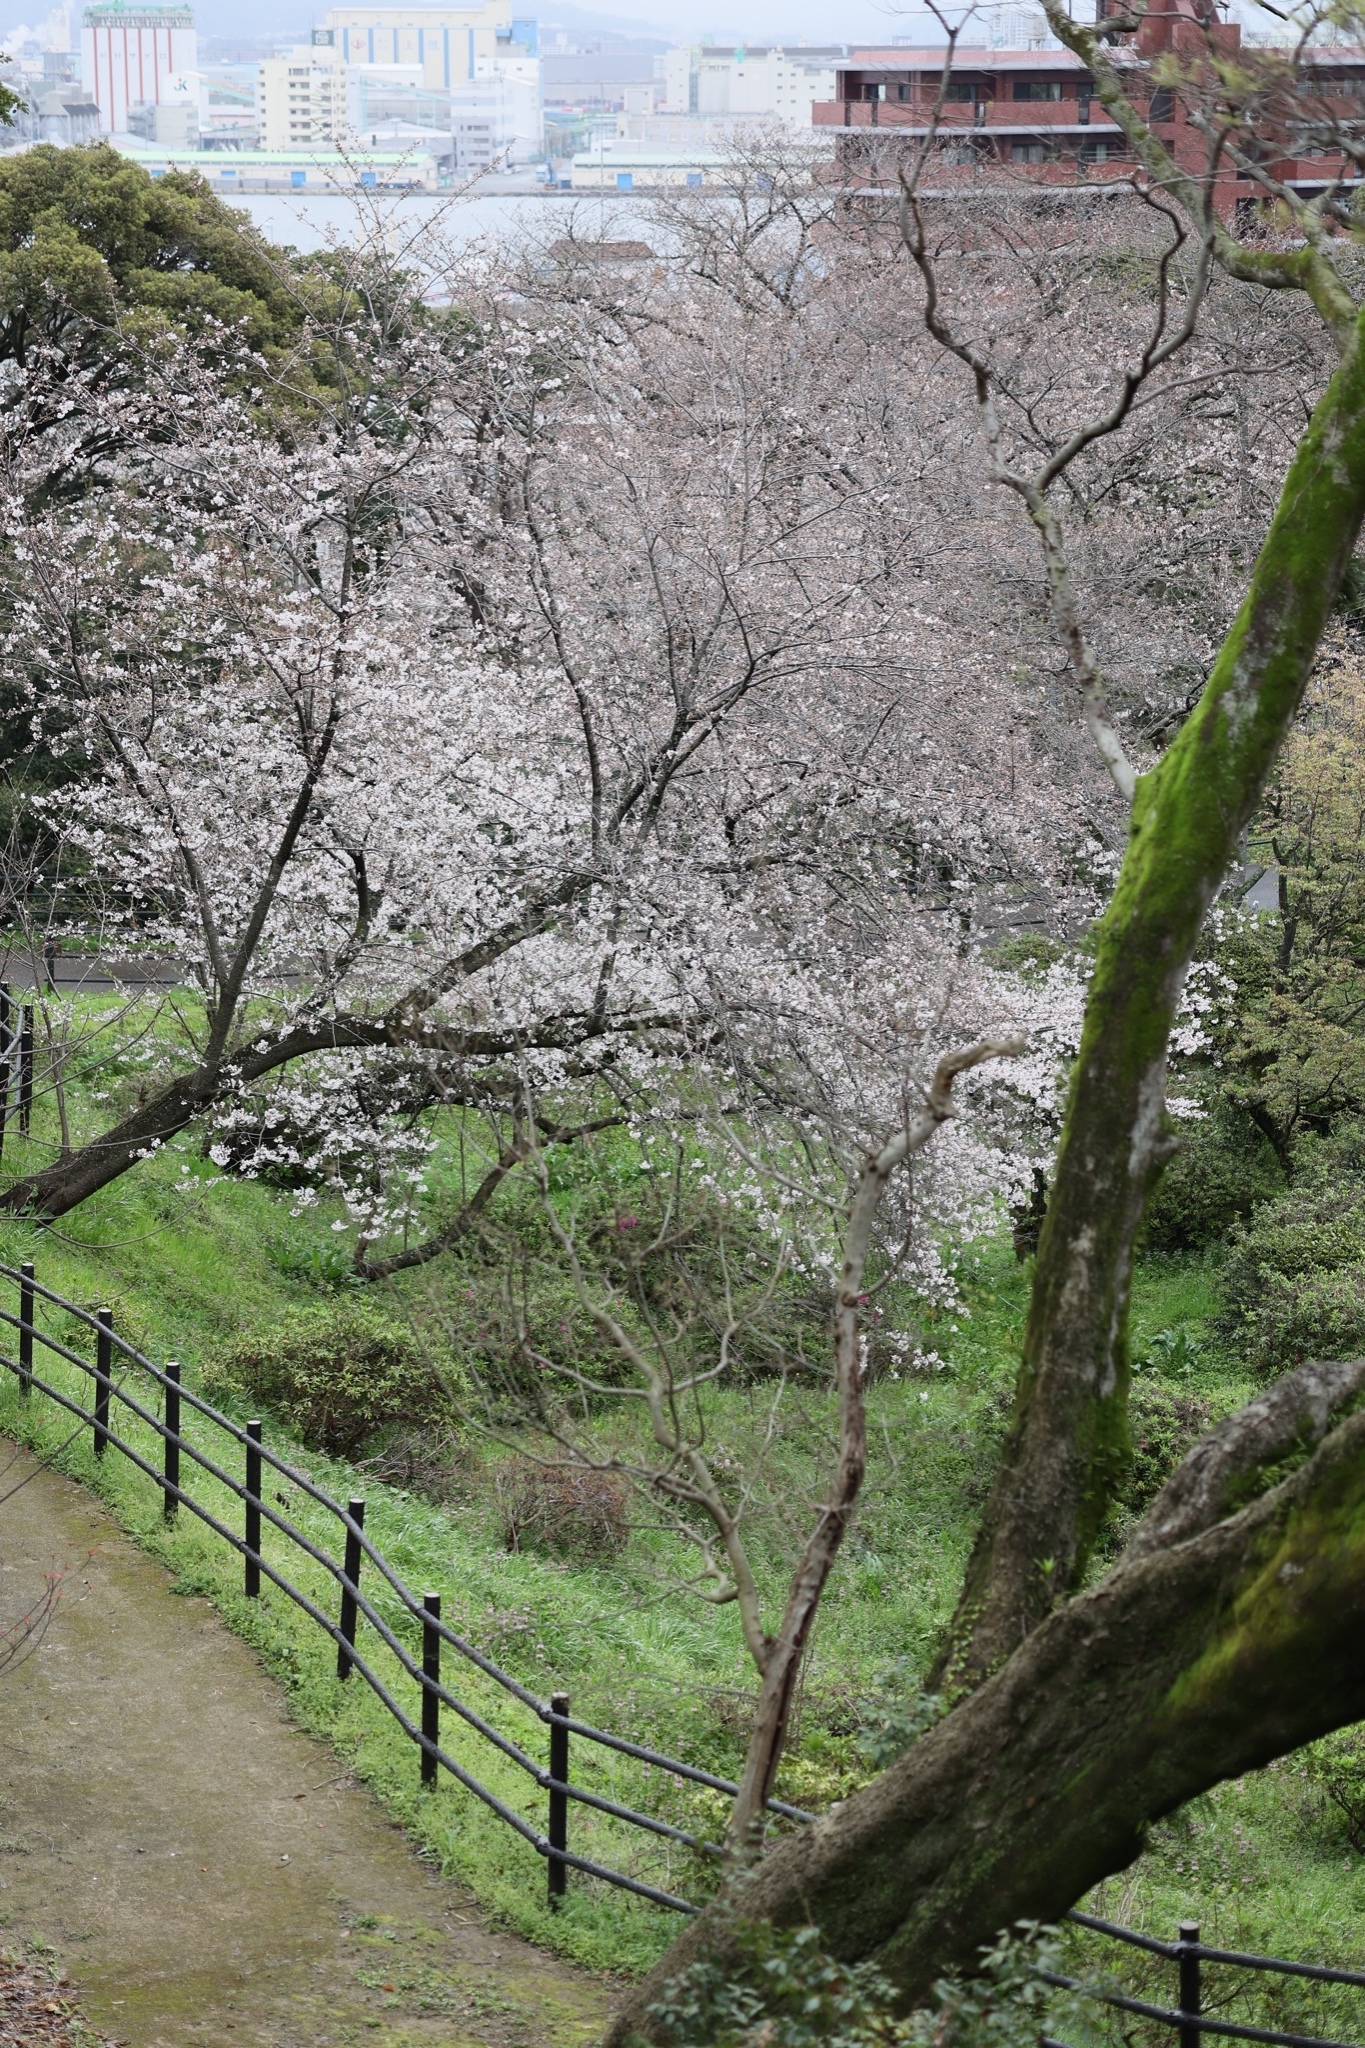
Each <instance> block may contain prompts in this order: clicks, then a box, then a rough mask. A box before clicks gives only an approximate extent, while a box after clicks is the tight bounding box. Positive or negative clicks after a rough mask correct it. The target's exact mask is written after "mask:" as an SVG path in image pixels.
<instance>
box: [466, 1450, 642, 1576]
mask: <svg viewBox="0 0 1365 2048" xmlns="http://www.w3.org/2000/svg"><path fill="white" fill-rule="evenodd" d="M498 1494H499V1498H500V1500H501V1502H502V1532H503V1541H504V1543H505V1544H506V1546H507V1548H508V1549H509V1550H548V1551H550V1552H551V1553H553V1554H556V1555H559V1556H564V1557H614V1556H615V1555H616V1554H617V1552H618V1551H621V1550H624V1548H625V1546H626V1541H627V1539H628V1537H629V1535H630V1518H629V1516H628V1514H627V1503H628V1501H629V1498H630V1493H629V1488H628V1487H627V1485H626V1482H625V1480H624V1479H622V1478H621V1476H620V1474H619V1473H617V1472H596V1471H593V1470H592V1469H591V1468H590V1467H588V1466H583V1465H533V1464H531V1463H529V1462H527V1463H526V1464H517V1465H513V1466H511V1467H510V1468H508V1469H504V1471H503V1472H502V1473H500V1474H499V1477H498Z"/></svg>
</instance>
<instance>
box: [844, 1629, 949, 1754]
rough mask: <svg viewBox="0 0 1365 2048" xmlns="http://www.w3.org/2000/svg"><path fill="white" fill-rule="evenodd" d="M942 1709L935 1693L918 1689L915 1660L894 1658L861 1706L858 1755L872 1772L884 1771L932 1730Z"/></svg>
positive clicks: (917, 1670) (940, 1701)
mask: <svg viewBox="0 0 1365 2048" xmlns="http://www.w3.org/2000/svg"><path fill="white" fill-rule="evenodd" d="M943 1708H944V1702H943V1700H942V1698H941V1697H940V1695H939V1694H938V1693H935V1692H924V1691H923V1690H922V1689H921V1686H920V1678H919V1660H918V1658H914V1657H897V1659H896V1661H895V1662H894V1664H890V1665H888V1666H887V1668H886V1670H885V1671H883V1672H881V1673H880V1674H879V1677H878V1681H877V1689H876V1691H875V1693H874V1694H873V1695H872V1697H871V1698H870V1699H869V1700H867V1701H866V1702H865V1703H864V1707H863V1719H862V1722H861V1725H860V1726H859V1729H858V1751H859V1754H860V1755H861V1756H863V1757H864V1758H866V1760H867V1762H868V1764H869V1765H870V1767H871V1768H872V1769H873V1770H874V1771H884V1770H885V1769H886V1767H887V1765H888V1764H893V1763H894V1762H895V1761H896V1758H897V1757H898V1756H904V1754H905V1752H906V1750H907V1749H909V1747H910V1745H911V1743H912V1742H917V1741H918V1740H919V1738H920V1736H921V1735H923V1734H924V1732H925V1730H926V1729H928V1728H932V1727H933V1725H934V1723H935V1721H937V1720H938V1719H939V1718H940V1716H941V1715H942V1713H943Z"/></svg>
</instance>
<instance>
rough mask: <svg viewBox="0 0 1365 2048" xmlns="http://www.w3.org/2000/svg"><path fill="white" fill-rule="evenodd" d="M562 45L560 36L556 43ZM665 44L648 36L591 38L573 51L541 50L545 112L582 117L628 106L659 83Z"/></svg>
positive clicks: (557, 48)
mask: <svg viewBox="0 0 1365 2048" xmlns="http://www.w3.org/2000/svg"><path fill="white" fill-rule="evenodd" d="M564 40H566V39H565V38H563V37H562V36H561V37H560V38H559V39H558V41H560V42H563V41H564ZM667 48H668V45H667V44H666V43H663V42H655V41H653V40H651V39H650V38H648V37H629V38H628V37H625V36H614V37H611V36H605V35H604V36H593V37H592V38H590V39H589V40H587V41H586V42H584V43H582V44H580V45H578V46H576V47H574V48H572V49H566V48H560V47H553V48H544V47H542V51H541V67H542V75H543V79H544V93H545V104H546V106H547V107H574V108H577V109H578V110H580V111H581V112H585V113H587V112H596V111H599V110H603V109H607V108H610V109H611V110H612V111H615V110H616V109H617V108H618V107H623V106H625V105H626V104H627V102H628V100H629V98H630V96H631V95H632V94H633V93H635V92H638V91H640V90H642V89H644V90H648V91H653V90H654V88H655V86H656V84H657V83H659V82H660V81H659V74H660V71H661V69H662V66H663V62H664V56H665V53H666V51H667Z"/></svg>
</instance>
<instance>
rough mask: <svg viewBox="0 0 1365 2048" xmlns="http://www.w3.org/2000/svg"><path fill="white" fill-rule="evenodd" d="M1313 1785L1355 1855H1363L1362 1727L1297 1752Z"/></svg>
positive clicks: (1364, 1758) (1364, 1738) (1364, 1773)
mask: <svg viewBox="0 0 1365 2048" xmlns="http://www.w3.org/2000/svg"><path fill="white" fill-rule="evenodd" d="M1301 1754H1302V1759H1303V1763H1304V1767H1305V1769H1306V1771H1307V1773H1308V1779H1309V1782H1310V1784H1313V1785H1316V1787H1317V1788H1318V1790H1319V1792H1321V1793H1322V1795H1323V1797H1324V1799H1325V1800H1326V1802H1327V1804H1328V1806H1329V1807H1330V1808H1332V1809H1333V1810H1334V1812H1335V1817H1336V1819H1337V1821H1338V1823H1339V1825H1340V1827H1341V1830H1342V1832H1343V1833H1344V1834H1345V1836H1346V1839H1347V1841H1348V1842H1349V1843H1350V1845H1351V1847H1352V1848H1353V1849H1354V1850H1355V1852H1356V1854H1357V1855H1358V1856H1365V1727H1356V1728H1338V1729H1337V1730H1336V1732H1335V1734H1333V1735H1324V1736H1323V1738H1322V1740H1321V1741H1320V1742H1312V1743H1310V1744H1309V1745H1308V1747H1307V1749H1305V1750H1303V1751H1302V1752H1301Z"/></svg>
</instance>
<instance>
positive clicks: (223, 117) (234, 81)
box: [199, 63, 260, 149]
mask: <svg viewBox="0 0 1365 2048" xmlns="http://www.w3.org/2000/svg"><path fill="white" fill-rule="evenodd" d="M199 79H200V87H199V134H200V141H201V142H202V143H204V144H206V145H207V146H208V147H209V148H212V149H255V148H256V146H257V144H258V142H259V140H260V114H259V104H260V76H259V70H258V66H257V65H256V64H255V63H250V64H244V63H238V64H212V65H203V66H202V67H201V69H200V73H199Z"/></svg>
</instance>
